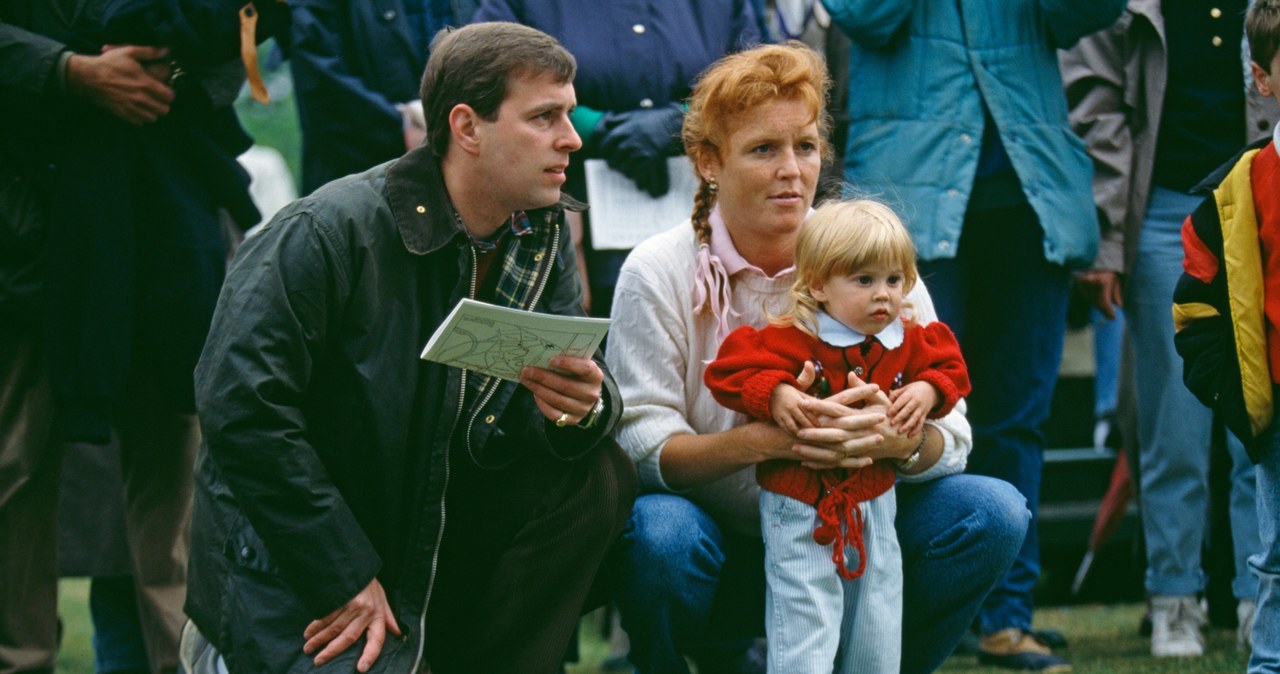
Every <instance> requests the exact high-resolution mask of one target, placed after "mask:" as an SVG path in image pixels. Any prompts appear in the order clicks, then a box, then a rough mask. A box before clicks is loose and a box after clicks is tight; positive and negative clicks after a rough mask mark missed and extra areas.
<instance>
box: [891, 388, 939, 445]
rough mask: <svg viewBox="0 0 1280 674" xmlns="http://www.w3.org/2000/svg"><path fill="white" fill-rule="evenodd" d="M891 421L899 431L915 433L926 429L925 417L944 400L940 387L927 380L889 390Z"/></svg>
mask: <svg viewBox="0 0 1280 674" xmlns="http://www.w3.org/2000/svg"><path fill="white" fill-rule="evenodd" d="M889 400H890V401H891V402H892V404H891V405H889V421H890V423H892V424H893V425H895V426H897V427H898V432H900V433H906V434H907V435H915V434H917V433H919V432H920V431H922V430H924V419H925V417H926V416H928V414H929V412H931V411H933V409H934V408H936V407H937V406H938V403H939V402H940V401H941V400H942V395H941V394H940V393H939V392H938V389H936V388H934V387H933V384H930V383H929V382H927V381H916V382H912V383H910V384H907V385H906V386H903V387H902V388H899V389H894V390H893V391H890V392H889Z"/></svg>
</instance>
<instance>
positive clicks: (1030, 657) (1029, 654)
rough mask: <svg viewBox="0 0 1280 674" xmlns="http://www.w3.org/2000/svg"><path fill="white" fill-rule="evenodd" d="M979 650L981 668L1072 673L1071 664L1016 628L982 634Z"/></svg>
mask: <svg viewBox="0 0 1280 674" xmlns="http://www.w3.org/2000/svg"><path fill="white" fill-rule="evenodd" d="M978 648H979V651H978V664H980V665H989V666H992V667H1000V668H1003V669H1016V670H1020V671H1024V672H1044V673H1045V674H1059V673H1061V672H1069V671H1071V663H1069V662H1067V661H1066V660H1064V659H1062V658H1060V657H1058V656H1056V655H1054V654H1053V651H1051V650H1049V647H1048V646H1046V645H1045V644H1044V642H1042V641H1040V640H1039V639H1037V638H1036V636H1035V635H1034V634H1032V633H1030V632H1027V631H1024V630H1021V629H1018V628H1016V627H1010V628H1009V629H1006V630H1000V631H999V632H995V633H992V634H984V635H983V636H982V638H981V639H979V640H978Z"/></svg>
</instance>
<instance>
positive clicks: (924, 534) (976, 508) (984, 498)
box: [897, 474, 1031, 560]
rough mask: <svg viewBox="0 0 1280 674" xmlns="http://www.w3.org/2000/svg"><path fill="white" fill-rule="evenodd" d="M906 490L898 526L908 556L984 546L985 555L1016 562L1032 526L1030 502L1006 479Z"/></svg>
mask: <svg viewBox="0 0 1280 674" xmlns="http://www.w3.org/2000/svg"><path fill="white" fill-rule="evenodd" d="M906 488H907V490H906V491H900V492H899V500H898V522H897V528H898V531H899V539H900V541H901V542H902V545H903V553H904V555H911V554H924V555H926V556H930V557H939V556H949V555H952V554H957V553H959V552H961V551H962V550H965V549H970V548H975V549H976V548H980V549H981V550H982V553H983V555H984V556H990V557H992V558H1003V557H1007V558H1008V559H1009V560H1012V559H1013V557H1014V556H1015V555H1016V554H1017V551H1018V549H1019V548H1021V546H1022V541H1023V539H1024V538H1025V537H1026V535H1027V530H1028V527H1029V526H1030V524H1031V512H1030V511H1029V510H1027V500H1026V498H1025V497H1023V495H1022V494H1021V493H1020V492H1019V491H1018V490H1017V488H1015V487H1014V486H1013V485H1011V484H1009V483H1008V482H1005V481H1004V480H999V479H996V478H991V477H986V476H982V475H969V474H959V475H950V476H947V477H944V478H939V479H938V480H934V481H932V482H927V483H921V484H915V485H906ZM920 546H923V548H922V549H921V548H920ZM912 548H916V549H914V550H911V549H912Z"/></svg>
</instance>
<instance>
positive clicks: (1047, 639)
mask: <svg viewBox="0 0 1280 674" xmlns="http://www.w3.org/2000/svg"><path fill="white" fill-rule="evenodd" d="M1031 635H1032V636H1034V637H1035V638H1036V639H1039V640H1040V643H1042V644H1044V645H1045V646H1048V647H1049V648H1050V650H1055V651H1056V650H1059V649H1062V648H1066V647H1067V638H1066V637H1065V636H1063V635H1062V632H1059V631H1058V630H1031Z"/></svg>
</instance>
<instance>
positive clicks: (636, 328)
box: [605, 250, 695, 491]
mask: <svg viewBox="0 0 1280 674" xmlns="http://www.w3.org/2000/svg"><path fill="white" fill-rule="evenodd" d="M647 257H649V256H645V255H643V252H642V251H639V250H637V251H634V252H633V253H632V255H631V258H630V259H628V260H627V264H626V265H624V266H623V268H622V271H621V273H620V274H619V276H618V284H617V287H616V290H615V292H614V300H613V312H612V320H613V325H612V326H611V327H610V330H609V345H608V348H607V349H606V350H605V361H606V362H607V363H608V364H609V370H610V371H611V372H612V373H613V377H614V380H615V381H616V382H617V384H618V391H619V392H620V393H621V394H622V399H623V401H625V402H624V406H623V411H622V419H621V420H620V421H619V422H618V425H617V427H616V428H615V429H614V438H615V439H616V440H617V441H618V444H619V445H620V446H621V447H622V449H623V450H624V451H625V452H626V453H627V455H628V456H630V457H631V460H632V461H633V462H635V464H636V469H637V471H638V473H639V475H640V484H641V486H642V487H643V488H645V489H651V490H652V489H657V490H662V491H673V490H672V489H671V488H670V487H669V486H668V485H667V484H666V482H665V481H664V480H663V479H662V469H661V457H662V449H663V447H664V446H666V444H667V441H668V440H670V439H671V438H672V437H674V436H676V435H683V434H690V435H692V434H694V433H695V431H694V429H693V427H692V426H691V425H690V424H689V421H688V419H687V418H686V415H687V413H688V412H687V410H688V409H690V405H691V401H689V400H686V387H685V381H684V375H685V372H686V371H687V370H688V358H689V354H688V353H687V352H686V351H687V348H686V345H687V344H688V343H689V342H688V339H687V337H686V335H687V332H688V329H689V326H688V325H687V324H686V322H685V317H686V316H687V315H689V313H690V311H691V309H689V308H686V307H682V306H678V305H677V303H679V302H680V298H681V297H683V296H684V293H679V292H675V289H674V288H665V287H664V284H663V283H661V281H662V280H663V276H664V272H663V270H662V269H661V268H660V265H658V264H650V262H656V261H654V260H646V259H645V258H647Z"/></svg>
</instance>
